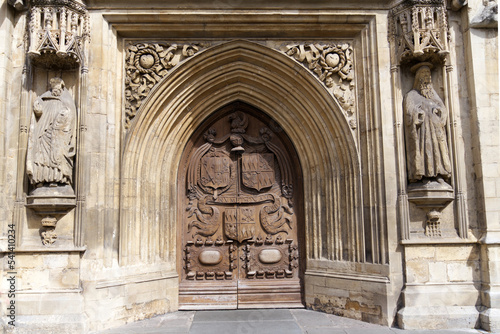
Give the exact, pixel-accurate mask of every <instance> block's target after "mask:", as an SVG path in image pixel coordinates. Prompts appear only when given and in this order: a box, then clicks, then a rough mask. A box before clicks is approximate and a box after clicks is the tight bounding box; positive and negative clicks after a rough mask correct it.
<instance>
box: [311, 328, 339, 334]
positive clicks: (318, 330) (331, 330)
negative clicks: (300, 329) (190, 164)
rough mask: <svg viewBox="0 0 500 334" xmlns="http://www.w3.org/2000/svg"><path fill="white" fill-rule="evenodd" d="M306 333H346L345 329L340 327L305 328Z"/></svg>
mask: <svg viewBox="0 0 500 334" xmlns="http://www.w3.org/2000/svg"><path fill="white" fill-rule="evenodd" d="M305 333H306V334H346V332H345V330H343V329H340V328H328V327H323V328H320V327H318V328H305Z"/></svg>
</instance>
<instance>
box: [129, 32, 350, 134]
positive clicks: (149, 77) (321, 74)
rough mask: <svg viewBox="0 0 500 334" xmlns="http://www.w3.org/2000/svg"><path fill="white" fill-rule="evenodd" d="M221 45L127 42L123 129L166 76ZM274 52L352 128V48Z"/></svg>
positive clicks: (292, 46)
mask: <svg viewBox="0 0 500 334" xmlns="http://www.w3.org/2000/svg"><path fill="white" fill-rule="evenodd" d="M216 44H220V43H213V42H197V43H170V42H136V41H130V42H128V45H127V48H126V55H125V101H124V103H125V107H124V110H125V124H124V127H125V129H127V130H128V129H129V128H130V124H131V122H132V120H133V119H134V118H135V116H136V115H137V112H138V110H139V108H140V107H141V106H142V104H143V101H144V100H145V99H146V98H147V96H148V95H149V94H150V92H151V91H152V90H153V88H154V87H156V85H157V84H158V83H159V82H160V81H161V80H162V79H163V78H164V77H165V76H166V75H167V73H168V72H169V71H170V70H171V69H172V68H174V67H175V66H177V65H178V64H180V63H181V62H183V61H184V60H187V59H188V58H191V57H193V56H194V55H195V54H196V53H198V52H200V51H202V50H204V49H207V48H209V47H211V46H214V45H216ZM275 49H276V50H277V51H280V52H282V53H284V54H286V55H287V56H289V57H291V58H293V59H295V60H296V61H297V62H299V63H301V64H302V65H303V66H305V67H306V68H307V69H308V70H310V71H311V72H312V73H314V74H315V76H316V78H317V79H318V80H319V81H320V82H321V83H322V84H323V85H324V86H325V87H326V88H327V90H328V91H329V93H330V94H331V95H332V96H334V97H335V98H336V99H337V101H338V102H339V104H340V106H341V108H342V109H343V111H344V113H345V115H346V117H347V118H348V119H349V124H350V126H351V128H352V129H355V128H356V120H355V84H354V81H355V80H354V64H353V48H352V46H351V45H350V44H349V43H339V44H336V43H314V44H311V43H284V44H283V45H282V46H276V47H275Z"/></svg>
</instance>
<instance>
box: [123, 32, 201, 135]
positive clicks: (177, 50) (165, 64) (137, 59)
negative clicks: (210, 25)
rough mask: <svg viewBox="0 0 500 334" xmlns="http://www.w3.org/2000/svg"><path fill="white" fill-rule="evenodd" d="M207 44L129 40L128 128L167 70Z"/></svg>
mask: <svg viewBox="0 0 500 334" xmlns="http://www.w3.org/2000/svg"><path fill="white" fill-rule="evenodd" d="M206 46H207V44H206V43H194V44H170V43H133V42H130V43H129V45H128V47H127V54H126V60H125V62H126V64H125V71H126V73H125V128H126V129H128V128H129V127H130V122H131V121H132V119H133V118H134V117H135V115H136V113H137V110H138V109H139V108H140V106H141V104H142V102H143V101H144V99H145V98H146V97H147V96H148V95H149V93H150V92H151V90H152V89H153V87H154V86H155V85H156V84H157V83H158V82H159V81H160V80H161V79H162V78H163V77H164V76H165V75H167V73H168V71H169V70H170V69H171V68H173V67H174V66H176V65H177V64H179V63H180V62H181V61H183V60H185V59H186V58H189V57H192V56H193V55H194V54H195V53H197V52H198V51H200V49H202V48H204V47H206Z"/></svg>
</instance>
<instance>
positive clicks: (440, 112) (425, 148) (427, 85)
mask: <svg viewBox="0 0 500 334" xmlns="http://www.w3.org/2000/svg"><path fill="white" fill-rule="evenodd" d="M431 68H432V64H430V63H420V64H417V65H415V66H414V67H413V68H412V71H414V70H416V72H415V81H414V84H413V89H412V90H411V91H410V92H408V93H407V94H406V96H405V98H404V102H403V109H404V114H405V115H404V117H405V128H406V133H405V137H406V164H407V168H408V179H409V181H410V183H414V182H419V181H422V182H423V183H424V184H425V183H429V182H430V181H438V182H439V183H440V184H442V185H444V186H449V185H448V184H446V182H445V180H447V179H449V178H450V176H451V163H450V156H449V150H448V142H447V133H446V124H447V116H448V112H447V110H446V107H445V105H444V103H443V101H442V100H441V98H440V97H439V96H438V94H437V93H436V91H435V90H434V87H433V85H432V77H431Z"/></svg>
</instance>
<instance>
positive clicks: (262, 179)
mask: <svg viewBox="0 0 500 334" xmlns="http://www.w3.org/2000/svg"><path fill="white" fill-rule="evenodd" d="M241 158H242V160H241V174H242V181H243V184H244V185H245V186H247V187H248V188H252V189H255V190H257V191H261V190H262V189H265V188H269V187H271V186H272V185H273V184H274V173H275V171H274V154H272V153H250V154H243V155H242V157H241Z"/></svg>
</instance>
